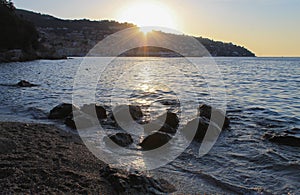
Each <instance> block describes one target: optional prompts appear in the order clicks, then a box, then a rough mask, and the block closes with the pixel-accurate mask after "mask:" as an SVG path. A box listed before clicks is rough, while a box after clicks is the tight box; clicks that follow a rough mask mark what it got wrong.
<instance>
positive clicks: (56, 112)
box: [48, 103, 78, 119]
mask: <svg viewBox="0 0 300 195" xmlns="http://www.w3.org/2000/svg"><path fill="white" fill-rule="evenodd" d="M73 109H74V110H78V108H76V107H75V106H74V105H72V104H68V103H62V104H59V105H58V106H55V107H54V108H53V109H52V110H51V111H50V114H49V116H48V118H49V119H64V118H66V117H67V116H69V115H70V114H71V113H72V111H73Z"/></svg>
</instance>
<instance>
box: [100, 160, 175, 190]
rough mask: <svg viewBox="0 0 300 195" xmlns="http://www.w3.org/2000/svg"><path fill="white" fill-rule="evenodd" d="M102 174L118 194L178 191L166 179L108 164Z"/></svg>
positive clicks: (101, 171)
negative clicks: (119, 168) (116, 167)
mask: <svg viewBox="0 0 300 195" xmlns="http://www.w3.org/2000/svg"><path fill="white" fill-rule="evenodd" d="M100 176H101V177H103V178H106V180H107V181H108V182H109V183H110V184H111V185H112V186H114V189H115V190H116V191H117V193H118V194H165V193H172V192H175V191H176V188H175V187H174V186H173V185H171V184H170V183H169V182H167V181H166V180H163V179H159V180H157V179H154V178H152V177H149V176H146V175H143V174H141V173H140V172H138V171H131V172H126V171H123V170H118V169H115V168H110V167H109V166H108V165H107V166H106V167H104V168H102V169H101V170H100Z"/></svg>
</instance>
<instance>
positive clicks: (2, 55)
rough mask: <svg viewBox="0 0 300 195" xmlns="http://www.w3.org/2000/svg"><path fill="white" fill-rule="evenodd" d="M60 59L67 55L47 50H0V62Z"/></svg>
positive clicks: (65, 57)
mask: <svg viewBox="0 0 300 195" xmlns="http://www.w3.org/2000/svg"><path fill="white" fill-rule="evenodd" d="M40 59H44V60H61V59H67V56H63V55H58V54H50V53H49V52H35V51H31V52H25V51H23V50H21V49H13V50H8V51H5V52H0V63H8V62H26V61H33V60H40Z"/></svg>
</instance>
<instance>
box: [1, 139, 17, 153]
mask: <svg viewBox="0 0 300 195" xmlns="http://www.w3.org/2000/svg"><path fill="white" fill-rule="evenodd" d="M15 149H17V145H16V143H15V142H14V141H13V140H10V139H6V138H0V154H8V153H11V152H12V151H14V150H15Z"/></svg>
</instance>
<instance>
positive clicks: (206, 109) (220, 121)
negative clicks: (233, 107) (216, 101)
mask: <svg viewBox="0 0 300 195" xmlns="http://www.w3.org/2000/svg"><path fill="white" fill-rule="evenodd" d="M198 111H199V116H201V117H205V118H207V119H209V120H212V121H213V122H214V123H216V124H217V125H218V126H219V127H220V128H222V129H225V128H228V127H229V125H230V120H229V118H228V117H227V116H226V113H224V112H223V111H221V110H219V109H216V108H214V107H212V106H209V105H206V104H201V105H200V106H199V109H198ZM212 116H213V118H211V117H212Z"/></svg>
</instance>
